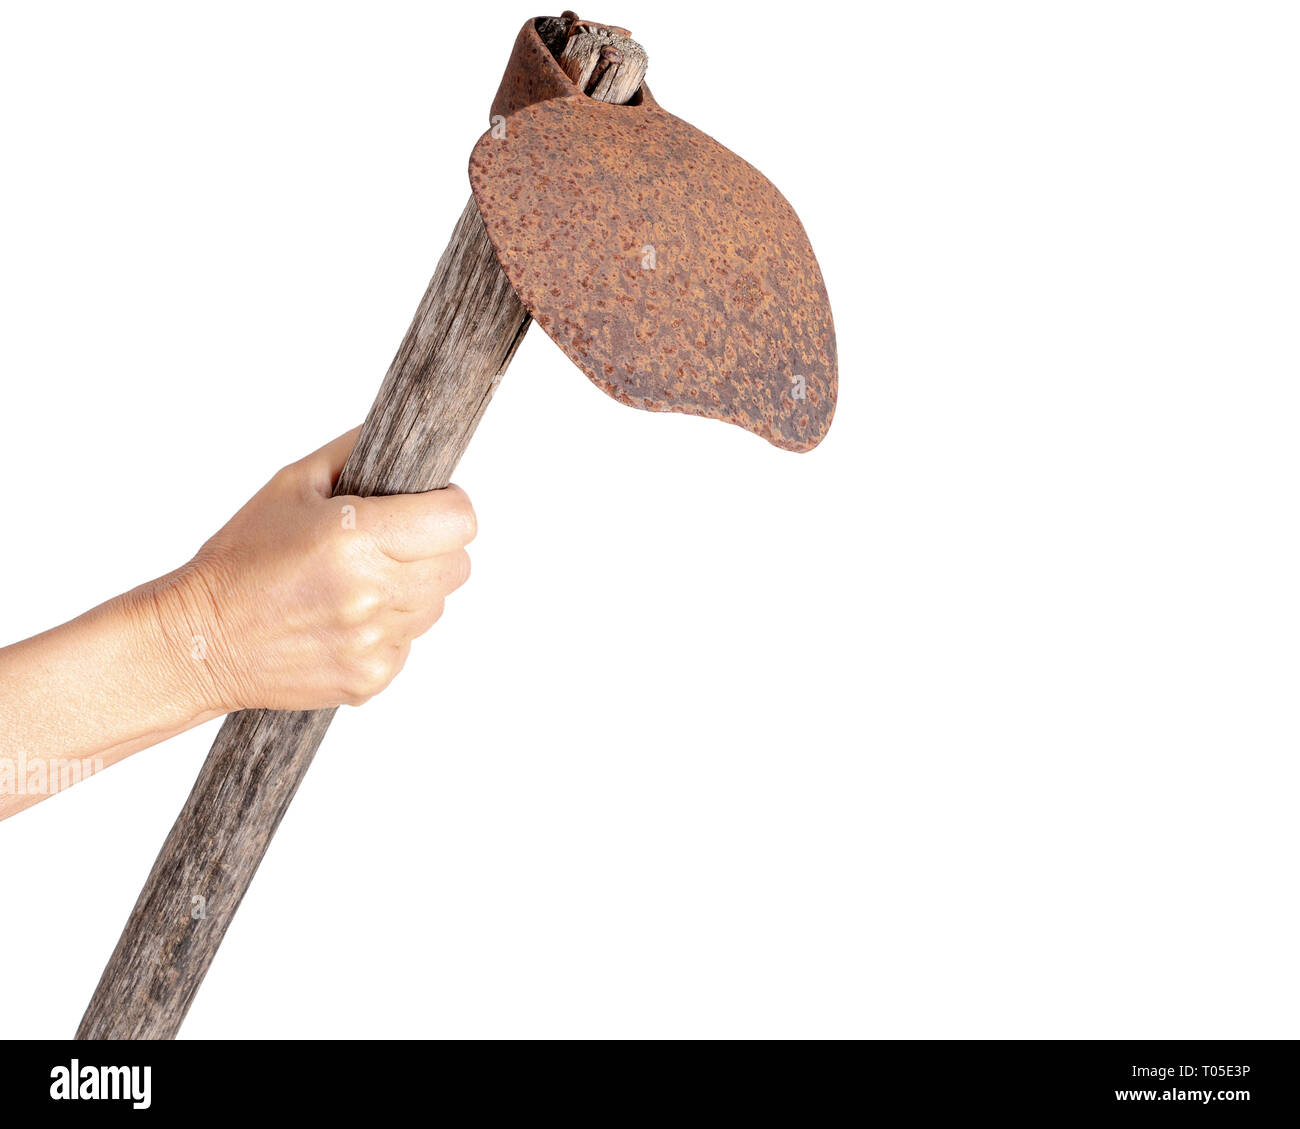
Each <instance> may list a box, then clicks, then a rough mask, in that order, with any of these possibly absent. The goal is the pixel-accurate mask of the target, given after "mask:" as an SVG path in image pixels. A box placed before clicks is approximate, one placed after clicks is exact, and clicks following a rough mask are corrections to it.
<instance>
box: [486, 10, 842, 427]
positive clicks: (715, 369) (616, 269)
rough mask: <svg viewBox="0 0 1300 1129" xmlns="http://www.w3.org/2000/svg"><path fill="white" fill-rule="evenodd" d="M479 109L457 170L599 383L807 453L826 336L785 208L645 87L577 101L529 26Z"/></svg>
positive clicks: (827, 314) (812, 278)
mask: <svg viewBox="0 0 1300 1129" xmlns="http://www.w3.org/2000/svg"><path fill="white" fill-rule="evenodd" d="M492 112H493V115H494V128H492V129H489V130H488V132H487V133H485V134H484V135H483V137H482V138H481V139H480V140H479V142H478V144H477V145H475V147H474V151H473V154H472V155H471V157H470V184H471V186H472V187H473V190H474V196H475V199H476V200H477V201H478V206H479V210H480V211H481V212H482V214H483V220H484V223H485V225H486V226H487V231H488V235H489V237H490V238H491V240H492V245H493V247H494V248H495V250H496V253H497V257H498V259H499V260H500V262H501V266H502V268H503V269H504V270H505V272H506V276H507V277H508V278H509V280H510V282H511V285H513V286H514V288H515V290H516V291H517V292H518V294H519V296H520V298H521V299H522V300H523V303H524V305H525V306H526V307H527V308H528V311H529V313H531V314H532V316H533V317H534V319H536V321H537V323H538V325H540V326H541V327H542V328H543V329H544V330H545V331H546V332H547V334H549V335H550V337H551V338H552V339H553V340H554V341H555V342H556V344H558V345H559V346H560V348H561V349H563V350H564V351H565V353H567V354H568V355H569V357H570V358H571V359H572V360H573V362H574V363H575V364H576V365H577V366H578V367H579V368H580V369H582V371H583V372H585V373H586V374H587V376H589V377H590V378H591V380H592V381H593V382H594V383H595V384H596V386H597V387H599V388H601V389H603V390H604V391H605V392H607V393H608V394H609V395H611V396H613V397H614V398H615V399H616V400H618V401H620V402H621V403H624V404H628V405H630V406H632V407H634V408H644V409H647V410H649V411H661V412H685V413H687V414H690V415H698V416H707V417H709V418H711V419H721V420H726V421H727V422H729V423H734V424H738V425H739V426H741V427H743V428H746V429H747V430H749V431H752V432H754V433H755V434H757V435H761V436H762V437H763V438H764V439H767V440H769V441H770V442H772V443H774V444H776V445H777V446H778V447H784V448H787V449H789V450H792V451H806V450H809V449H810V448H812V447H814V446H816V445H817V443H818V442H820V441H821V439H822V437H823V436H824V435H825V434H826V430H827V428H828V427H829V426H830V422H831V416H832V415H833V414H834V411H835V395H836V387H837V365H836V352H835V327H834V324H833V323H832V320H831V308H830V302H829V300H828V299H827V296H826V287H825V284H824V283H823V281H822V275H821V270H820V269H819V267H818V266H817V259H816V257H815V256H814V255H813V250H812V247H811V245H810V244H809V242H808V237H807V235H806V234H805V233H804V230H803V225H802V224H800V222H799V217H798V216H797V215H796V214H795V211H794V209H793V208H792V207H791V206H790V205H789V204H788V203H787V202H786V199H785V197H783V196H782V195H781V193H780V192H778V191H777V190H776V188H775V187H774V186H773V185H772V184H771V183H770V182H769V181H768V180H767V179H766V178H765V177H764V176H763V175H762V174H761V173H760V172H759V171H758V170H757V169H755V168H754V167H753V166H751V165H749V164H747V163H746V162H744V161H743V160H741V159H740V158H739V157H737V156H736V155H735V154H734V153H732V152H730V151H729V150H728V149H726V148H724V147H723V146H722V145H719V144H718V142H716V141H714V140H713V138H711V137H709V136H707V135H706V134H704V133H701V132H700V131H699V130H698V129H695V128H694V127H693V126H691V125H689V124H688V123H687V122H684V121H682V120H681V119H680V118H677V117H674V116H673V115H672V114H670V113H668V112H667V111H666V110H664V109H662V108H660V106H659V105H658V104H657V103H656V102H655V100H654V97H653V96H652V95H651V93H650V91H649V89H648V88H647V87H645V86H642V88H641V90H640V92H639V93H638V94H637V96H636V97H635V98H634V99H633V102H632V103H631V104H629V105H626V106H610V105H606V104H604V103H601V102H597V101H595V100H594V99H592V98H588V97H587V96H586V95H584V94H583V93H582V92H581V91H580V90H579V89H578V88H577V87H576V86H574V85H573V83H571V82H570V81H569V79H568V77H567V76H566V75H565V73H564V71H563V70H561V69H560V67H559V65H558V63H556V61H555V59H554V57H553V56H552V55H551V53H550V51H549V50H548V49H547V48H546V46H545V45H544V44H543V43H542V42H541V39H540V38H539V36H538V34H537V31H536V29H535V28H534V24H533V21H531V20H530V21H529V22H528V23H527V24H525V25H524V28H523V30H522V31H521V32H520V34H519V38H518V40H517V41H516V43H515V50H514V54H513V55H512V56H511V60H510V64H509V66H508V67H507V68H506V74H505V77H504V78H503V79H502V82H501V89H500V90H499V92H498V94H497V99H496V101H495V102H494V103H493V107H492ZM498 115H499V116H498Z"/></svg>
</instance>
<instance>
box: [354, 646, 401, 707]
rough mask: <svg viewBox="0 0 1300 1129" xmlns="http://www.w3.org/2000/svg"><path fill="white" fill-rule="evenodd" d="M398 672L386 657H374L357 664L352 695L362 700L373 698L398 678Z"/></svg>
mask: <svg viewBox="0 0 1300 1129" xmlns="http://www.w3.org/2000/svg"><path fill="white" fill-rule="evenodd" d="M396 674H397V670H396V667H395V665H394V663H393V662H392V660H390V659H389V658H387V657H386V656H384V657H381V656H372V657H370V658H367V659H363V660H361V661H359V662H357V663H356V664H355V666H354V668H353V671H352V679H351V684H350V690H351V693H352V694H353V695H355V696H357V697H361V698H373V697H374V696H375V695H376V694H378V693H379V692H380V691H381V690H383V689H384V687H386V686H387V685H388V684H389V683H390V682H391V681H392V680H393V678H394V677H395V676H396Z"/></svg>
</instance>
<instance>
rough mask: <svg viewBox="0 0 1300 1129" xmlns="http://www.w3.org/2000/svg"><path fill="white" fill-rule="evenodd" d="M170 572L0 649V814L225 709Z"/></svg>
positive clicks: (201, 641)
mask: <svg viewBox="0 0 1300 1129" xmlns="http://www.w3.org/2000/svg"><path fill="white" fill-rule="evenodd" d="M181 588H182V585H181V584H180V582H179V580H178V578H177V576H176V575H173V576H169V577H164V578H162V579H161V580H157V581H152V582H150V583H149V584H146V585H143V586H141V587H140V588H137V589H134V590H133V591H131V592H128V593H126V594H125V595H123V596H118V597H116V598H115V599H112V600H110V601H108V602H107V603H105V604H101V605H100V606H99V607H97V608H94V609H92V610H91V611H88V612H86V613H85V614H84V615H82V616H79V617H78V618H77V619H74V620H72V621H71V622H69V623H65V624H63V625H62V626H60V627H55V628H53V629H52V630H50V631H46V632H44V633H42V634H40V635H37V636H35V637H33V638H31V639H26V640H23V641H22V642H20V643H15V644H13V645H12V646H9V647H5V648H3V649H0V819H3V818H5V817H6V816H10V815H13V814H14V813H15V812H18V811H21V810H22V809H23V808H26V807H30V806H31V805H32V804H34V803H37V802H38V801H40V800H42V799H44V798H45V797H46V796H49V795H52V794H53V793H54V792H57V791H60V790H62V789H63V788H66V787H68V786H69V785H71V784H73V783H76V782H77V781H79V780H82V779H84V778H85V777H86V776H89V775H92V774H93V773H95V772H98V771H99V770H100V769H102V768H106V767H108V766H109V765H110V764H113V763H115V762H117V761H119V760H121V759H123V758H124V757H127V756H129V755H130V754H131V753H134V752H138V751H139V750H140V749H144V748H148V747H149V746H150V745H154V744H156V743H157V742H159V741H163V740H165V739H166V738H168V737H172V736H174V735H175V734H177V733H180V732H183V731H184V730H186V729H189V728H191V727H192V726H194V725H197V724H199V723H200V722H203V721H207V720H209V719H210V718H213V717H217V716H220V714H222V713H224V712H226V711H225V709H224V708H222V706H221V704H220V703H219V702H218V701H217V700H216V695H215V694H213V693H212V691H211V689H210V686H211V681H212V680H211V679H210V678H209V676H208V673H207V671H206V670H205V669H204V664H205V662H206V653H205V652H206V641H205V640H204V638H203V637H202V635H201V634H198V633H197V631H196V630H195V625H194V621H195V619H196V618H197V617H195V616H193V615H192V614H191V613H190V612H188V611H187V610H186V609H185V608H184V603H185V601H184V599H183V598H182V596H181V594H180V590H181Z"/></svg>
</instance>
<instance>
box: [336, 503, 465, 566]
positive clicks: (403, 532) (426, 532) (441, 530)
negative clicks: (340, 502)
mask: <svg viewBox="0 0 1300 1129" xmlns="http://www.w3.org/2000/svg"><path fill="white" fill-rule="evenodd" d="M356 517H357V528H358V529H361V528H365V529H366V530H368V531H369V533H370V534H371V536H372V537H374V539H375V543H376V544H377V545H378V546H379V548H380V549H381V550H382V551H383V552H384V553H385V554H386V555H387V556H389V557H391V558H392V559H393V560H395V561H403V562H411V561H422V560H428V559H429V558H431V557H437V556H440V555H442V554H444V553H452V552H455V551H456V550H457V549H462V548H464V547H465V546H466V545H468V544H469V543H470V541H472V540H473V539H474V534H475V533H476V532H477V531H478V522H477V519H476V518H475V516H474V507H473V506H471V505H470V501H469V497H468V495H467V494H466V493H465V491H464V490H462V489H461V488H460V487H459V486H448V487H447V488H446V489H445V490H430V491H429V492H428V493H425V494H394V495H393V496H392V497H388V498H363V499H360V500H358V502H357V515H356Z"/></svg>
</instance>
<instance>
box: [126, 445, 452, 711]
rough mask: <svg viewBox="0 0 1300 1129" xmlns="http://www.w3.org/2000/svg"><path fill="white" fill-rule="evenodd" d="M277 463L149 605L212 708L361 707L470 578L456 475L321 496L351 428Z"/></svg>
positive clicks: (331, 480)
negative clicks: (441, 481)
mask: <svg viewBox="0 0 1300 1129" xmlns="http://www.w3.org/2000/svg"><path fill="white" fill-rule="evenodd" d="M359 430H360V429H357V430H354V431H350V432H348V433H347V434H346V435H343V436H340V437H339V438H338V439H336V440H334V442H332V443H330V444H328V445H327V446H325V447H322V448H321V449H320V450H319V451H317V452H315V453H314V454H312V455H308V456H307V457H306V458H305V459H302V460H300V461H299V462H296V463H292V464H291V465H289V466H287V467H285V468H284V469H283V470H281V471H280V472H279V473H278V474H277V475H275V477H274V478H272V479H271V481H270V482H268V483H267V484H266V486H264V487H263V488H262V489H261V490H260V491H258V493H257V494H256V495H255V496H254V497H253V498H252V500H251V501H249V502H248V504H247V505H245V506H244V508H243V509H241V510H240V511H239V512H238V513H237V514H236V515H235V516H234V517H233V518H231V519H230V521H229V522H228V523H227V524H226V526H225V527H224V528H223V529H221V530H220V531H219V532H218V533H217V534H216V535H215V536H214V537H213V538H212V539H211V540H210V541H208V542H207V544H205V545H204V546H203V548H202V549H200V550H199V553H198V555H197V556H195V558H194V560H192V561H191V562H190V563H189V564H188V565H186V566H185V567H184V568H182V569H180V570H179V571H178V572H175V573H172V574H171V575H170V576H167V577H164V578H163V579H162V580H160V581H158V582H156V585H155V587H154V588H153V589H152V590H151V591H150V593H149V595H150V596H151V600H150V603H151V604H152V606H153V610H154V611H155V612H156V614H158V615H159V616H160V617H161V620H162V625H163V629H164V633H165V635H166V637H167V638H168V639H170V640H171V643H172V649H173V651H174V652H181V653H182V654H181V655H180V657H179V661H181V662H183V663H184V664H186V666H187V669H188V670H189V672H190V676H192V677H194V678H196V679H197V680H198V683H199V687H200V693H201V695H202V696H203V698H204V699H205V701H206V702H207V703H208V704H209V705H210V707H211V708H213V709H218V710H222V711H226V712H228V711H231V710H236V709H251V708H265V709H279V710H285V709H295V710H296V709H319V708H324V707H328V706H336V705H339V704H342V703H346V704H349V705H359V704H361V703H362V702H364V701H366V700H367V699H368V698H370V697H372V696H373V695H375V694H377V693H379V691H380V690H382V689H384V687H386V686H387V685H388V684H389V682H391V681H392V680H393V678H394V676H395V675H396V674H397V672H398V671H399V670H401V669H402V665H403V664H404V663H405V662H406V656H407V654H408V652H409V650H410V646H411V640H412V639H414V638H416V636H418V635H423V634H424V632H426V631H428V630H429V628H430V627H432V626H433V624H434V623H435V622H436V621H437V620H438V617H439V616H441V615H442V607H443V601H444V600H445V599H446V597H447V595H448V593H450V592H452V591H453V590H454V589H456V588H459V587H460V586H461V585H462V584H464V583H465V581H466V579H467V578H468V577H469V556H468V554H467V553H466V552H465V546H466V545H467V544H469V542H470V541H471V540H472V539H473V537H474V533H475V518H474V510H473V508H472V507H471V506H470V503H469V499H468V498H467V497H466V495H465V493H464V491H462V490H461V489H459V488H458V487H456V486H449V487H447V489H445V490H434V491H430V492H429V493H427V494H398V495H394V496H392V497H387V498H356V497H337V498H335V497H331V491H332V489H333V487H334V483H335V482H336V481H337V479H338V476H339V473H340V472H341V470H342V469H343V463H344V461H345V460H346V459H347V456H348V454H349V452H350V451H351V450H352V446H353V444H354V443H355V442H356V437H357V431H359Z"/></svg>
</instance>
